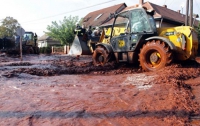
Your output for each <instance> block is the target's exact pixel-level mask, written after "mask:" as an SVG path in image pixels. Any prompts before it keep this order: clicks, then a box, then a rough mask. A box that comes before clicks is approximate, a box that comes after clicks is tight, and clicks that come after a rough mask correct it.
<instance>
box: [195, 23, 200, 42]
mask: <svg viewBox="0 0 200 126" xmlns="http://www.w3.org/2000/svg"><path fill="white" fill-rule="evenodd" d="M196 31H197V33H198V39H199V40H200V22H199V25H198V27H197V28H196Z"/></svg>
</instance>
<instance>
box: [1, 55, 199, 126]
mask: <svg viewBox="0 0 200 126" xmlns="http://www.w3.org/2000/svg"><path fill="white" fill-rule="evenodd" d="M196 61H197V62H196ZM196 61H191V62H188V63H184V64H183V63H182V64H180V63H176V64H172V65H171V66H168V67H166V68H163V69H161V70H159V71H157V72H143V71H142V70H141V69H140V68H139V67H137V66H134V65H128V64H115V63H111V64H108V65H106V66H105V67H94V66H93V65H92V61H91V56H81V57H80V59H79V60H78V59H76V58H75V57H72V56H67V55H26V56H24V57H23V61H20V59H19V58H18V57H7V56H5V55H1V56H0V99H1V100H0V125H2V126H160V125H165V126H187V125H192V126H199V125H200V118H199V117H200V109H199V108H200V93H199V91H200V64H199V63H198V62H200V58H197V59H196Z"/></svg>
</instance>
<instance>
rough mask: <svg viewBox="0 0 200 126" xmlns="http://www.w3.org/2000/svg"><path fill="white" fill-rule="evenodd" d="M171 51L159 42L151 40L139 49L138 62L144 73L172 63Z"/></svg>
mask: <svg viewBox="0 0 200 126" xmlns="http://www.w3.org/2000/svg"><path fill="white" fill-rule="evenodd" d="M172 59H173V57H172V51H171V50H170V48H169V46H168V45H167V44H166V43H164V42H162V41H160V40H152V41H149V42H147V43H146V44H145V45H143V47H142V49H140V54H139V62H140V66H141V67H142V69H143V70H144V71H156V70H159V69H161V68H163V67H165V66H166V65H169V64H170V63H171V62H172Z"/></svg>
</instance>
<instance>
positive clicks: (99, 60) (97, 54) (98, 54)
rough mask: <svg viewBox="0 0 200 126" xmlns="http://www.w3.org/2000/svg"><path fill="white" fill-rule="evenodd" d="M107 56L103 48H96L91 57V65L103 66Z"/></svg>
mask: <svg viewBox="0 0 200 126" xmlns="http://www.w3.org/2000/svg"><path fill="white" fill-rule="evenodd" d="M108 55H109V54H108V53H107V51H106V49H105V48H103V47H97V48H96V49H95V51H94V53H93V55H92V60H93V64H94V65H95V66H104V65H105V64H106V63H107V61H108Z"/></svg>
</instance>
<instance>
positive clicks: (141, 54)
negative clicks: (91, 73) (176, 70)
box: [79, 7, 198, 71]
mask: <svg viewBox="0 0 200 126" xmlns="http://www.w3.org/2000/svg"><path fill="white" fill-rule="evenodd" d="M153 15H154V11H149V10H146V9H145V8H142V7H137V8H133V9H130V10H125V11H123V12H120V13H119V14H113V17H114V22H113V25H112V28H110V29H109V30H107V32H106V33H107V35H106V33H105V32H103V33H102V35H101V39H100V40H101V41H99V42H97V43H96V44H95V47H94V52H93V54H92V59H93V64H94V65H97V66H98V65H102V66H103V65H105V64H106V63H107V62H110V61H111V60H113V59H114V60H115V61H116V62H128V63H134V62H138V61H139V64H140V66H141V67H142V69H143V70H144V71H156V70H159V69H161V68H163V67H165V66H166V65H169V64H170V63H171V62H172V61H173V60H181V61H185V60H190V59H195V57H196V55H197V49H198V38H197V33H196V32H195V30H194V29H193V28H192V27H189V26H178V27H168V28H156V23H155V20H154V18H153ZM117 29H118V30H117ZM102 38H103V39H102ZM79 43H82V42H80V41H79ZM79 47H80V48H81V46H79ZM87 50H89V51H90V49H89V47H88V49H87ZM90 53H92V52H91V51H90ZM80 54H81V53H80Z"/></svg>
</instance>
